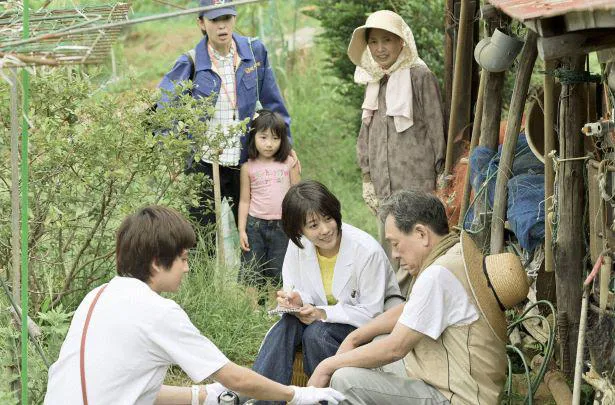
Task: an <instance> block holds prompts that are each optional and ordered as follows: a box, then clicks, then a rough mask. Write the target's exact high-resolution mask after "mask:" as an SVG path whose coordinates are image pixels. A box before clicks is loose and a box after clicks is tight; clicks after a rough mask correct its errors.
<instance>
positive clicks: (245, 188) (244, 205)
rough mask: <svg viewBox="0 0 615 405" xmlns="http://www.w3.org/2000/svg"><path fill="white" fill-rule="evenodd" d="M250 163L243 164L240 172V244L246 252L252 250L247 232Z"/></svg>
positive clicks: (238, 223) (238, 224)
mask: <svg viewBox="0 0 615 405" xmlns="http://www.w3.org/2000/svg"><path fill="white" fill-rule="evenodd" d="M248 164H249V163H247V162H246V163H244V164H243V165H242V166H241V172H240V174H239V180H240V183H239V184H240V186H239V218H237V228H238V229H239V245H240V246H241V250H244V251H246V252H248V251H249V250H250V244H249V243H248V234H247V233H246V223H247V222H248V210H249V209H250V174H249V173H248Z"/></svg>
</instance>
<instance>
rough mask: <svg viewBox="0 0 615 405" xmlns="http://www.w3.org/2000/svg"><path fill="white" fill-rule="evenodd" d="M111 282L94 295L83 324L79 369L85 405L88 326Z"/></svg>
mask: <svg viewBox="0 0 615 405" xmlns="http://www.w3.org/2000/svg"><path fill="white" fill-rule="evenodd" d="M108 285H109V284H105V285H104V286H102V288H101V289H100V290H98V293H96V297H94V301H92V304H90V309H89V310H88V315H87V316H86V317H85V324H84V325H83V332H82V333H81V349H80V350H79V371H80V373H81V395H82V396H83V405H88V393H87V390H86V388H85V337H86V335H87V334H88V326H90V318H92V312H93V311H94V306H95V305H96V302H98V298H99V297H100V294H102V292H103V291H105V288H107V286H108Z"/></svg>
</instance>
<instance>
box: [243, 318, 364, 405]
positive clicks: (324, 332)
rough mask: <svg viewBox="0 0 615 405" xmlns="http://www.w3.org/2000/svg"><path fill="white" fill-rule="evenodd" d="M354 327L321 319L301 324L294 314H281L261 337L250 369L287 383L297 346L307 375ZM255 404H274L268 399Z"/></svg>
mask: <svg viewBox="0 0 615 405" xmlns="http://www.w3.org/2000/svg"><path fill="white" fill-rule="evenodd" d="M355 329H356V328H355V327H354V326H351V325H346V324H343V323H328V322H321V321H316V322H313V323H311V324H310V325H305V324H303V323H301V321H299V319H298V318H297V317H295V316H294V315H290V314H285V315H283V316H282V319H280V321H279V322H278V323H276V324H275V325H274V326H273V327H272V328H271V330H270V331H269V333H267V336H265V340H264V341H263V344H262V346H261V349H260V351H259V353H258V356H257V357H256V360H255V361H254V365H253V366H252V370H254V371H256V372H257V373H259V374H261V375H264V376H265V377H267V378H269V379H271V380H273V381H277V382H279V383H280V384H284V385H289V384H290V381H291V377H292V371H293V361H294V360H295V352H296V351H297V348H298V347H299V346H301V347H302V351H303V371H305V374H307V375H308V376H311V375H312V373H313V372H314V369H315V368H316V366H317V365H318V364H319V363H320V362H321V361H323V360H324V359H326V358H328V357H331V356H333V355H334V354H335V353H336V352H337V349H338V348H339V347H340V344H341V343H342V341H343V340H344V339H345V338H346V336H348V334H349V333H350V332H352V331H353V330H355ZM256 403H257V404H260V405H265V404H277V403H276V402H268V401H258V402H256ZM280 403H281V402H280Z"/></svg>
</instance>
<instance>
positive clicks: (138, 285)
mask: <svg viewBox="0 0 615 405" xmlns="http://www.w3.org/2000/svg"><path fill="white" fill-rule="evenodd" d="M99 288H100V287H98V288H96V289H94V290H92V291H90V293H88V295H87V296H86V297H85V298H84V299H83V301H82V302H81V304H80V305H79V308H77V311H76V312H75V315H74V317H73V320H72V322H71V325H70V328H69V330H68V334H67V335H66V339H65V340H64V343H63V344H62V349H61V350H60V356H59V358H58V360H57V361H56V362H55V363H54V364H53V365H52V366H51V368H50V369H49V381H48V386H47V394H46V395H45V404H49V405H55V404H71V405H73V404H81V403H83V402H82V395H81V377H80V372H79V350H80V344H81V334H82V331H83V324H84V323H85V318H86V316H87V312H88V310H89V308H90V304H91V302H92V300H93V299H94V297H95V295H96V293H97V292H98V290H99ZM228 362H229V360H228V359H227V358H226V357H225V356H224V354H222V352H221V351H220V350H219V349H218V348H217V347H216V346H215V345H214V344H213V343H212V342H211V341H210V340H209V339H207V338H206V337H204V336H203V335H201V333H200V332H199V330H198V329H197V328H196V327H195V326H194V325H193V324H192V322H190V319H189V318H188V315H187V314H186V313H185V312H184V310H182V309H181V307H180V306H179V305H178V304H177V303H176V302H175V301H173V300H170V299H166V298H163V297H161V296H160V295H158V294H157V293H156V292H154V291H153V290H152V289H151V288H150V287H149V286H148V285H147V284H145V283H144V282H142V281H140V280H138V279H135V278H130V277H115V278H113V279H112V280H111V281H110V282H109V285H108V287H107V288H106V289H105V291H103V292H102V294H101V295H100V298H99V299H98V303H97V304H96V306H95V307H94V311H93V313H92V317H91V319H90V326H89V328H88V332H87V340H86V345H85V375H86V387H87V394H88V402H89V404H91V405H95V404H114V405H120V404H152V403H154V400H155V398H156V395H157V394H158V391H159V390H160V387H161V385H162V383H163V380H164V377H165V374H166V372H167V368H168V367H169V366H170V365H172V364H177V365H179V367H181V368H182V369H183V370H184V371H185V372H186V373H187V374H188V376H189V377H190V378H191V379H192V380H193V381H194V382H200V381H202V380H204V379H205V378H207V377H208V376H210V375H211V374H213V373H214V372H216V371H218V370H219V369H220V368H221V367H223V366H224V365H225V364H227V363H228Z"/></svg>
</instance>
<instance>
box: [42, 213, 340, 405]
mask: <svg viewBox="0 0 615 405" xmlns="http://www.w3.org/2000/svg"><path fill="white" fill-rule="evenodd" d="M195 244H196V236H195V233H194V231H193V229H192V226H191V225H190V223H189V222H188V221H187V220H186V219H185V218H183V217H182V216H181V215H180V214H179V213H177V212H176V211H174V210H172V209H170V208H166V207H161V206H149V207H145V208H143V209H141V210H139V211H138V212H137V213H135V214H133V215H130V216H128V217H127V218H126V219H124V221H123V222H122V224H121V226H120V228H119V229H118V231H117V234H116V248H115V254H116V266H117V272H118V275H117V276H115V277H114V278H113V279H111V281H109V283H107V284H104V285H102V286H100V287H97V288H95V289H94V290H92V291H90V292H89V293H88V294H87V295H86V296H85V298H84V299H83V301H82V302H81V304H80V305H79V307H78V308H77V310H76V311H75V314H74V316H73V319H72V321H71V325H70V328H69V330H68V333H67V335H66V339H65V340H64V343H63V344H62V349H61V350H60V355H59V358H58V360H57V361H56V362H55V363H54V364H53V365H52V366H51V368H50V369H49V381H48V384H47V393H46V395H45V404H48V405H52V404H71V405H75V404H81V403H83V404H85V405H87V404H153V403H154V402H155V403H157V404H165V403H167V404H193V405H194V404H197V405H198V404H207V405H210V404H217V403H218V397H219V396H220V395H221V394H223V393H224V392H225V391H226V388H225V387H228V388H229V389H231V390H233V391H237V392H239V393H241V394H243V395H245V396H248V397H254V398H258V399H270V400H277V401H288V403H289V404H297V405H298V404H314V403H317V402H318V401H329V403H333V404H337V403H338V401H340V400H342V399H343V396H342V395H341V394H339V393H338V392H337V391H335V390H333V389H331V388H327V389H320V388H314V387H306V388H298V387H292V386H291V387H289V386H285V385H282V384H278V383H276V382H274V381H271V380H269V379H267V378H265V377H262V376H261V375H259V374H257V373H255V372H253V371H251V370H249V369H247V368H244V367H241V366H238V365H236V364H235V363H233V362H232V361H230V360H229V359H227V358H226V356H225V355H224V354H223V353H222V352H221V351H220V350H219V349H218V348H217V347H216V346H215V345H214V344H213V343H212V342H211V341H210V340H209V339H207V338H206V337H205V336H203V335H202V334H201V333H200V332H199V330H198V329H197V328H196V327H195V326H194V325H193V324H192V322H191V321H190V319H189V318H188V315H187V314H186V313H185V312H184V310H183V309H182V308H181V307H180V306H179V305H178V304H177V303H176V302H175V301H173V300H171V299H167V298H164V297H162V296H160V293H162V292H175V291H177V290H178V288H179V286H180V284H181V281H182V277H183V275H184V274H185V273H187V272H188V271H189V267H188V250H189V249H191V248H192V247H194V246H195ZM173 364H176V365H178V366H179V367H181V368H182V370H184V371H185V372H186V374H187V375H188V376H189V377H190V378H191V379H192V380H193V381H194V382H195V383H199V382H201V381H203V380H205V379H206V378H212V379H213V380H215V381H217V383H214V384H209V385H205V386H199V385H194V386H192V387H175V386H167V385H163V381H164V378H165V375H166V372H167V369H168V368H169V366H171V365H173Z"/></svg>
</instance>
